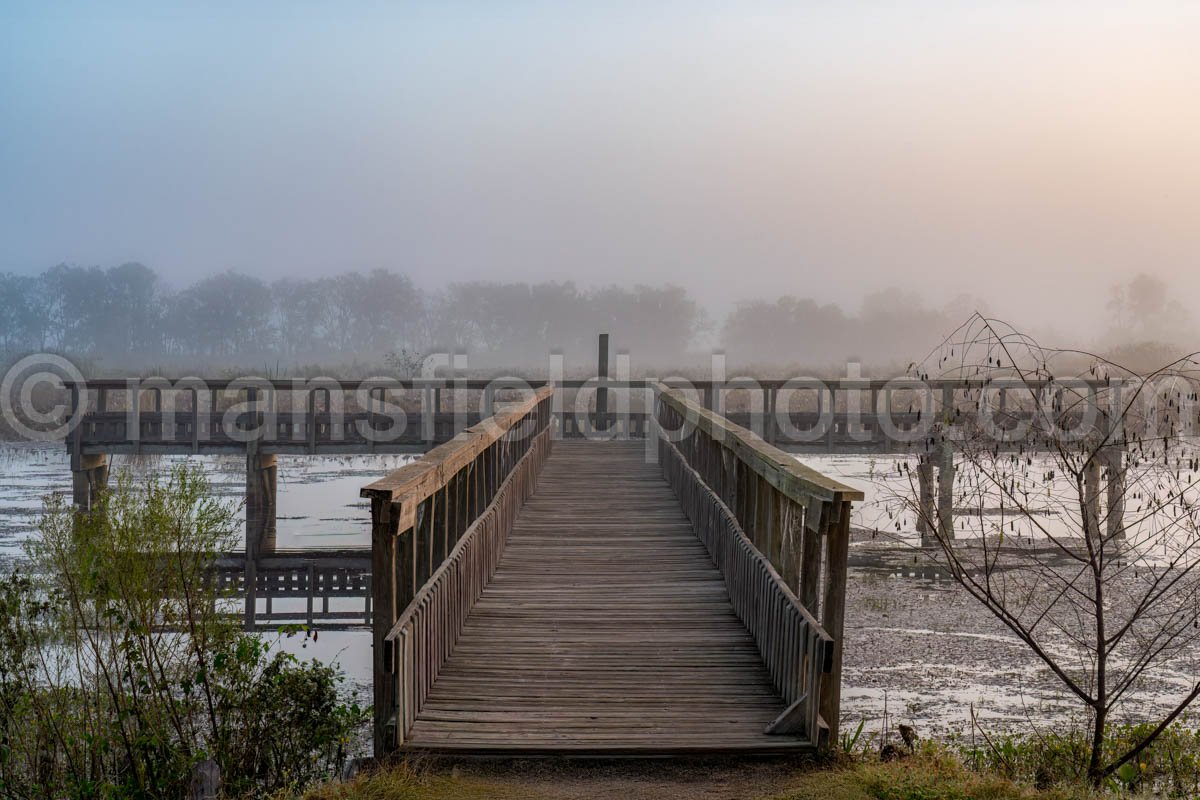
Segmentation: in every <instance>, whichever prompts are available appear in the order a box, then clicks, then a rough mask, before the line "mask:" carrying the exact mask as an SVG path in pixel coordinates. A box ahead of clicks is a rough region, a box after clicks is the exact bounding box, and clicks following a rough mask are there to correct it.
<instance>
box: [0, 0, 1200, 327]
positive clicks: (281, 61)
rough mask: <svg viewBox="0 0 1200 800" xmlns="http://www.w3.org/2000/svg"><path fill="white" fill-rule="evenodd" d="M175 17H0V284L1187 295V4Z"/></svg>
mask: <svg viewBox="0 0 1200 800" xmlns="http://www.w3.org/2000/svg"><path fill="white" fill-rule="evenodd" d="M172 5H173V4H169V3H161V2H153V3H145V4H136V3H124V2H118V0H110V1H109V2H106V3H94V4H90V5H68V4H50V3H30V4H21V3H14V2H10V1H9V0H4V2H0V115H2V117H0V119H2V121H3V132H2V133H0V271H3V270H8V271H16V272H26V273H32V272H37V271H40V270H42V269H44V268H46V267H47V266H50V265H52V264H55V263H59V262H63V261H66V262H71V263H78V264H87V265H90V264H102V265H108V264H116V263H120V262H123V261H141V262H143V263H146V264H149V265H151V266H153V267H154V268H156V269H157V270H159V271H160V272H162V273H163V274H165V275H166V276H168V278H169V279H171V280H172V281H174V282H176V283H179V284H184V283H188V282H190V281H191V280H192V279H193V278H194V277H195V276H196V275H198V274H207V273H211V272H216V271H220V270H224V269H230V268H232V269H236V270H239V271H244V272H247V273H251V274H254V275H258V276H260V277H262V278H265V279H273V278H276V277H279V276H283V275H286V274H296V275H304V276H313V275H318V274H322V273H327V272H329V273H332V272H341V271H344V270H347V269H369V268H374V267H385V268H389V269H393V270H396V271H400V272H405V273H407V274H409V275H411V276H412V277H413V278H414V279H415V280H416V281H417V282H418V283H419V284H421V285H424V286H427V287H431V288H432V287H436V286H438V285H440V284H442V283H444V282H445V281H449V280H459V279H461V280H474V279H481V278H495V279H517V280H543V279H574V280H576V281H578V282H580V283H582V284H593V283H610V282H616V283H622V284H632V283H635V282H643V283H661V282H667V281H671V282H675V283H680V284H683V285H685V286H687V287H688V288H689V289H690V291H691V292H692V293H693V294H694V296H696V297H697V298H698V299H699V300H700V301H701V302H703V303H705V304H706V305H708V306H710V307H712V308H715V309H716V310H718V311H720V310H722V309H723V308H726V307H728V305H729V304H731V303H732V302H733V301H735V300H737V299H740V298H746V297H751V296H773V295H777V294H785V293H786V294H798V295H806V296H813V297H816V298H817V299H819V300H822V301H833V302H840V303H843V304H845V305H847V306H848V307H851V308H853V307H855V306H856V305H857V303H858V300H859V298H861V296H862V295H863V294H864V293H865V292H868V291H872V290H875V289H879V288H882V287H885V286H890V285H897V284H899V285H904V286H907V287H909V288H915V289H919V290H920V291H922V293H923V294H925V296H926V297H927V298H928V300H929V301H930V302H931V303H934V304H941V303H943V302H945V301H947V300H949V299H950V298H952V297H953V296H955V295H958V294H961V293H967V294H971V295H975V296H979V297H982V298H984V299H985V300H986V302H987V304H988V307H989V308H990V309H991V310H992V311H993V312H996V313H999V314H1005V315H1009V316H1012V317H1014V318H1017V319H1039V318H1044V317H1046V316H1048V315H1049V314H1051V313H1055V312H1061V313H1063V314H1064V319H1063V321H1062V323H1061V325H1060V327H1062V328H1067V329H1070V327H1071V326H1086V328H1087V329H1088V330H1092V329H1094V328H1095V327H1097V326H1096V325H1094V324H1093V319H1094V317H1095V315H1096V313H1098V312H1099V311H1101V310H1102V307H1103V302H1104V299H1105V297H1106V295H1107V289H1108V286H1109V285H1110V284H1112V283H1113V282H1115V281H1117V280H1119V279H1122V278H1127V277H1129V276H1130V275H1131V274H1132V273H1133V272H1137V271H1146V272H1151V273H1154V274H1157V275H1159V276H1161V277H1163V278H1164V279H1166V280H1167V281H1168V282H1169V283H1170V285H1171V286H1172V287H1173V288H1174V289H1175V290H1177V291H1178V292H1180V295H1181V297H1184V298H1186V297H1189V296H1190V297H1200V277H1198V275H1200V270H1197V254H1198V253H1200V247H1198V245H1200V225H1197V221H1198V220H1200V102H1197V100H1198V98H1200V45H1198V43H1200V6H1198V5H1196V4H1184V3H1180V4H1172V3H1159V2H1144V3H1138V4H1127V7H1126V8H1125V9H1124V10H1122V8H1121V7H1120V6H1109V5H1104V4H1098V3H1082V2H1081V3H1024V2H1020V3H1018V2H1007V3H996V4H994V5H988V4H984V3H950V2H941V3H917V2H906V3H895V4H891V3H846V4H833V3H820V4H817V3H811V4H806V5H805V4H800V3H793V2H781V3H765V2H758V3H751V2H739V3H724V4H721V3H703V2H686V3H658V4H649V3H646V4H643V3H627V4H622V3H613V2H605V3H584V2H579V3H532V2H495V3H492V2H486V3H485V2H478V3H466V2H460V3H454V2H440V3H409V4H401V3H378V4H368V3H358V4H353V5H354V8H355V10H354V11H353V12H350V11H348V10H347V9H348V8H349V6H350V5H351V4H332V3H321V4H318V3H303V2H287V3H283V2H281V3H268V2H260V3H254V4H239V3H229V4H227V5H221V4H216V3H205V4H199V3H197V4H194V6H193V8H192V10H181V9H175V8H172V7H171V6H172ZM201 5H203V6H204V8H203V9H202V8H201ZM51 6H53V8H51Z"/></svg>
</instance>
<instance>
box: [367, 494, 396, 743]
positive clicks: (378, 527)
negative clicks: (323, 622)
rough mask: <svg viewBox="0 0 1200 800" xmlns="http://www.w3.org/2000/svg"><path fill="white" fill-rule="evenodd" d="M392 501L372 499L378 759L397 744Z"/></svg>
mask: <svg viewBox="0 0 1200 800" xmlns="http://www.w3.org/2000/svg"><path fill="white" fill-rule="evenodd" d="M392 512H393V509H392V504H391V502H390V500H388V499H386V498H382V497H373V498H371V605H372V613H371V631H372V637H371V638H372V644H373V654H372V660H373V663H374V667H373V673H374V681H373V682H374V694H375V724H374V736H373V738H374V745H375V756H376V758H382V757H384V756H385V755H387V754H388V753H389V752H391V751H392V750H394V749H395V747H396V744H397V742H396V731H397V728H398V726H397V723H396V721H395V719H394V717H395V712H396V708H397V706H396V668H397V665H396V663H395V650H394V649H392V650H391V651H390V652H389V650H388V648H390V647H392V645H391V644H389V643H388V642H387V635H388V633H389V632H390V631H391V629H392V626H393V625H394V624H395V623H396V618H397V615H398V611H397V608H396V525H397V523H396V522H395V515H394V514H393V513H392Z"/></svg>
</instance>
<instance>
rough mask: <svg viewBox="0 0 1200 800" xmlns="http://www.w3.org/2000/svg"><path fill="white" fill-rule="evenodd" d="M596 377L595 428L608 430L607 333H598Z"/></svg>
mask: <svg viewBox="0 0 1200 800" xmlns="http://www.w3.org/2000/svg"><path fill="white" fill-rule="evenodd" d="M596 377H597V378H598V379H599V384H600V385H599V388H598V389H596V430H598V431H603V430H608V421H607V415H608V386H607V384H608V334H607V333H602V334H600V346H599V353H598V355H597V359H596Z"/></svg>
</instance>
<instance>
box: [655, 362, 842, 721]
mask: <svg viewBox="0 0 1200 800" xmlns="http://www.w3.org/2000/svg"><path fill="white" fill-rule="evenodd" d="M655 413H656V421H657V423H658V426H659V457H660V460H661V463H662V466H663V470H664V473H665V475H666V477H667V479H668V481H669V482H670V483H671V485H672V487H673V488H674V490H675V492H676V494H677V495H678V497H679V500H680V503H681V504H682V506H683V508H684V511H685V513H687V515H688V517H689V518H690V519H691V521H692V524H693V525H694V526H695V528H696V531H697V534H698V535H699V536H700V538H701V540H702V541H703V542H704V544H705V546H706V547H707V548H708V551H709V554H710V555H711V556H712V558H713V561H714V562H715V563H716V565H717V567H718V568H719V569H720V570H721V573H722V575H723V576H724V578H725V583H726V586H727V588H728V590H729V596H730V599H731V601H732V602H733V606H734V610H735V611H736V613H737V615H738V617H739V618H740V619H741V620H742V622H743V623H744V624H745V625H746V627H747V628H748V629H749V631H750V633H751V635H752V636H753V637H754V640H755V642H756V644H757V646H758V649H759V652H760V654H761V655H762V657H763V660H764V663H765V664H766V665H767V669H768V671H769V672H770V674H771V679H772V681H773V683H774V685H775V688H776V690H777V691H778V692H779V694H780V695H781V696H782V697H783V698H784V700H785V702H786V703H787V704H788V707H787V710H786V711H785V712H784V713H783V714H782V715H781V716H780V717H779V718H778V719H777V720H776V721H775V722H774V723H773V724H772V726H771V727H770V728H769V729H768V732H771V733H790V734H794V735H800V736H803V737H806V738H809V739H810V740H812V741H813V743H814V744H816V743H817V742H818V740H819V739H820V738H821V737H822V735H823V734H822V730H823V729H826V730H828V731H829V732H831V733H833V734H836V731H837V726H838V718H839V715H840V700H841V660H842V629H843V613H844V610H845V601H846V557H847V550H848V546H849V538H850V504H851V503H852V502H854V501H860V500H862V499H863V495H862V493H861V492H859V491H857V490H855V489H852V488H850V487H849V486H845V485H844V484H841V483H838V482H837V481H834V480H832V479H830V478H827V477H825V476H824V475H821V474H820V473H818V472H815V471H813V470H811V469H808V468H807V467H805V466H803V465H801V464H800V463H799V462H798V461H796V459H795V458H794V457H793V456H790V455H788V454H787V453H784V452H783V451H781V450H778V449H777V448H775V447H772V446H770V445H768V444H767V443H766V442H764V441H763V440H762V439H761V438H760V437H759V436H757V435H755V434H754V433H752V432H750V431H748V430H746V429H745V428H741V427H739V426H737V425H735V424H733V423H732V422H730V421H729V420H727V419H725V418H723V417H721V416H719V415H717V414H714V413H713V412H712V411H709V410H707V409H705V408H704V407H703V406H702V405H700V404H699V403H697V402H695V401H692V400H689V399H687V398H686V397H684V395H683V394H682V393H680V392H679V391H677V390H673V389H669V388H668V387H666V386H662V385H660V386H659V387H658V392H657V395H656V411H655Z"/></svg>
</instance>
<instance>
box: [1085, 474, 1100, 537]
mask: <svg viewBox="0 0 1200 800" xmlns="http://www.w3.org/2000/svg"><path fill="white" fill-rule="evenodd" d="M1101 458H1102V455H1101V454H1100V453H1097V454H1095V456H1093V457H1092V460H1091V461H1089V462H1088V463H1087V466H1086V467H1084V470H1083V513H1084V520H1083V532H1084V535H1085V536H1088V537H1092V536H1094V537H1096V540H1099V539H1100V537H1101V536H1102V534H1101V533H1100V459H1101Z"/></svg>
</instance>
